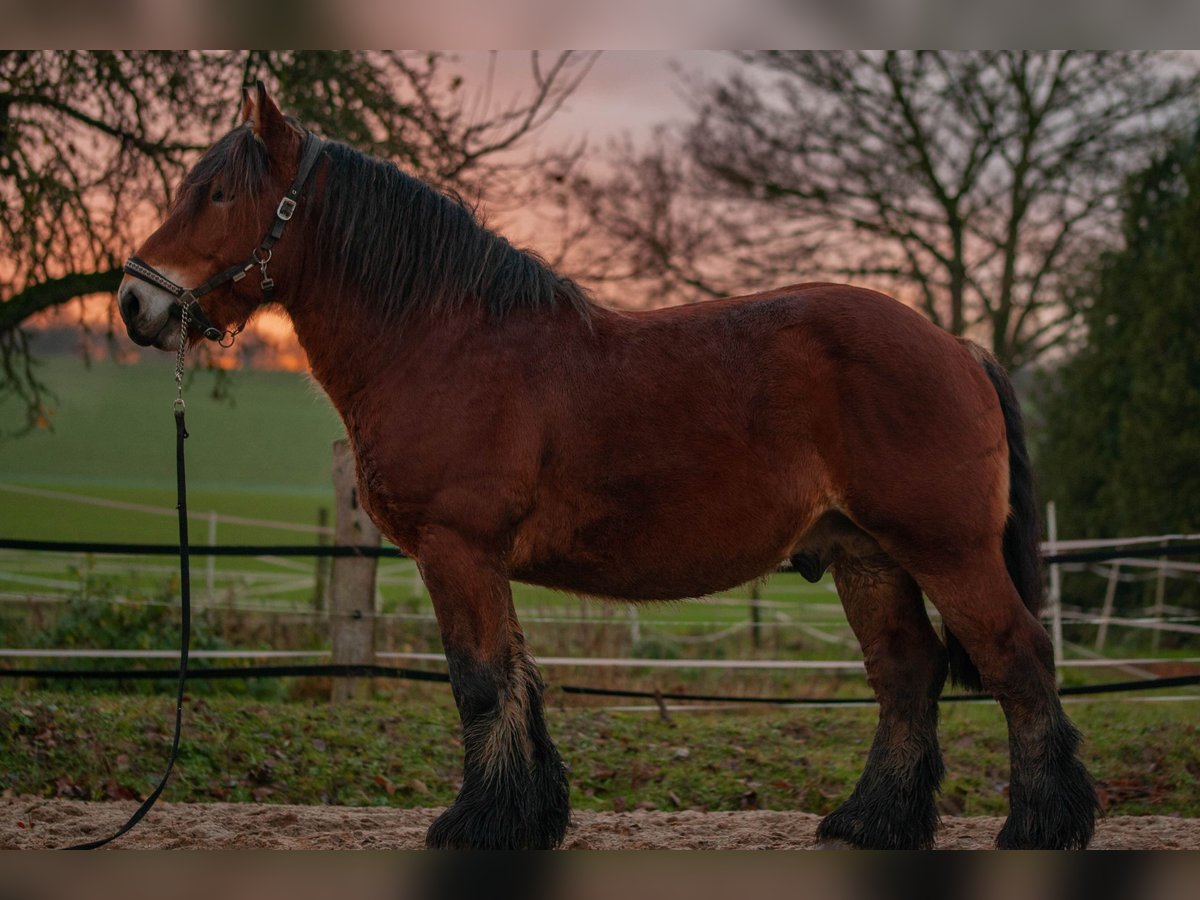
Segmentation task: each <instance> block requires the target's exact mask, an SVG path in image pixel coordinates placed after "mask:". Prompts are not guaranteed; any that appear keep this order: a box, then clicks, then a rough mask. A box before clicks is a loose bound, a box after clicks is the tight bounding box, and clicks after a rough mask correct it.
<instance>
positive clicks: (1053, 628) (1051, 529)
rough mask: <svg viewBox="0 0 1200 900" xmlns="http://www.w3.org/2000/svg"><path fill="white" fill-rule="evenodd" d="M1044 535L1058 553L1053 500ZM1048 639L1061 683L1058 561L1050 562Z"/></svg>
mask: <svg viewBox="0 0 1200 900" xmlns="http://www.w3.org/2000/svg"><path fill="white" fill-rule="evenodd" d="M1046 537H1047V538H1048V540H1047V542H1046V543H1047V547H1046V549H1047V550H1048V551H1049V552H1050V555H1051V556H1054V555H1055V554H1057V553H1058V510H1057V509H1056V508H1055V505H1054V501H1053V500H1051V501H1050V502H1049V503H1047V504H1046ZM1049 599H1050V639H1051V641H1052V642H1053V644H1054V677H1055V679H1056V681H1057V683H1058V684H1062V677H1063V676H1062V673H1063V670H1062V661H1063V620H1062V570H1061V569H1060V568H1059V565H1058V563H1051V564H1050V598H1049Z"/></svg>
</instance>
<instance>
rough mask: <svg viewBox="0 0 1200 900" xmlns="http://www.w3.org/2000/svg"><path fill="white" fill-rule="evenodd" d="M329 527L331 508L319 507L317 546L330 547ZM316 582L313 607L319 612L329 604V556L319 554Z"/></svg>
mask: <svg viewBox="0 0 1200 900" xmlns="http://www.w3.org/2000/svg"><path fill="white" fill-rule="evenodd" d="M328 527H329V509H328V508H327V507H324V506H319V507H317V528H318V529H319V530H318V531H317V546H318V547H328V546H329V535H328V534H326V533H325V529H326V528H328ZM313 578H314V580H315V582H316V585H315V587H314V588H313V609H315V610H316V611H317V612H324V611H325V609H326V607H327V606H328V604H329V557H327V556H318V557H317V566H316V572H315V573H314V574H313Z"/></svg>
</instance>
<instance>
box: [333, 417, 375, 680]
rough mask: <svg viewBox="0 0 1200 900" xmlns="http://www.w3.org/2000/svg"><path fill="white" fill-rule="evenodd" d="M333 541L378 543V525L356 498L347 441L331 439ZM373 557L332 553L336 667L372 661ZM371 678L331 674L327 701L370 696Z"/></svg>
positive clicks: (373, 652)
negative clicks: (342, 676)
mask: <svg viewBox="0 0 1200 900" xmlns="http://www.w3.org/2000/svg"><path fill="white" fill-rule="evenodd" d="M333 492H334V498H335V500H334V502H335V503H336V508H335V511H334V517H333V522H334V525H333V529H334V530H333V542H334V544H335V545H339V546H369V547H377V546H379V529H378V528H376V527H375V524H374V523H373V522H372V521H371V520H370V518H368V517H367V514H366V512H365V511H364V510H363V508H362V505H361V504H360V503H359V502H358V486H357V485H356V483H355V478H354V454H353V452H352V451H351V449H350V442H349V441H346V440H340V441H334V443H333ZM377 564H378V560H377V559H376V558H375V557H355V556H338V557H334V560H333V566H332V576H331V578H330V584H329V620H330V628H331V630H332V638H333V663H334V665H371V664H373V663H374V662H375V569H376V566H377ZM370 689H371V682H370V679H366V678H335V679H334V680H333V689H332V691H331V699H332V700H333V702H334V703H338V702H341V701H345V700H350V699H362V698H365V697H366V696H368V695H369V693H370Z"/></svg>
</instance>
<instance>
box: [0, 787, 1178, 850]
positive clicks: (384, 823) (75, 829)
mask: <svg viewBox="0 0 1200 900" xmlns="http://www.w3.org/2000/svg"><path fill="white" fill-rule="evenodd" d="M133 809H134V804H132V803H84V802H81V801H76V800H41V799H36V798H20V797H18V798H12V799H3V800H0V849H35V848H39V849H40V848H49V847H61V846H65V845H68V844H72V843H79V842H81V841H87V840H94V839H96V838H98V837H103V836H107V835H108V834H111V833H112V832H113V831H115V830H116V829H117V828H119V827H120V826H121V825H122V824H124V822H125V820H126V818H127V817H128V816H129V814H130V813H131V812H132V811H133ZM438 812H439V810H436V809H386V808H364V807H339V806H274V805H265V804H264V805H255V804H237V803H203V804H201V803H181V804H171V803H160V804H159V805H158V806H156V807H155V808H154V810H153V811H152V812H151V813H150V814H149V816H147V818H146V819H145V820H144V821H143V822H142V823H141V824H139V825H138V827H137V828H135V829H134V830H133V831H131V832H130V833H129V834H127V835H125V836H124V837H122V838H121V839H120V841H118V842H117V843H116V844H115V846H117V847H123V848H129V849H132V848H143V849H163V848H191V849H205V850H211V849H234V848H238V849H279V850H326V849H329V850H333V849H341V850H349V849H356V848H370V849H376V850H382V849H396V850H402V849H416V848H419V847H421V846H423V844H424V839H425V829H426V828H428V827H429V823H430V822H432V821H433V819H434V817H435V816H436V815H437V814H438ZM818 821H819V818H818V817H817V816H814V815H810V814H808V813H800V812H720V813H701V812H678V813H667V812H628V813H593V812H576V813H574V814H573V824H572V826H571V829H570V831H568V832H567V839H566V842H565V846H566V847H568V848H571V849H580V850H635V849H698V850H796V849H805V848H810V847H812V846H813V844H814V840H815V835H816V828H817V822H818ZM1000 825H1001V820H1000V819H998V818H958V817H946V818H945V819H943V821H942V828H941V830H940V831H939V832H938V846H939V847H941V848H946V849H959V850H965V849H980V848H987V847H990V846H991V845H992V842H993V841H994V839H995V836H996V832H997V831H999V830H1000ZM1092 847H1093V848H1094V849H1110V850H1113V849H1122V850H1200V820H1196V819H1180V818H1173V817H1170V816H1119V817H1114V818H1110V819H1104V820H1102V821H1101V822H1100V823H1099V825H1098V827H1097V829H1096V837H1095V839H1094V840H1093V841H1092Z"/></svg>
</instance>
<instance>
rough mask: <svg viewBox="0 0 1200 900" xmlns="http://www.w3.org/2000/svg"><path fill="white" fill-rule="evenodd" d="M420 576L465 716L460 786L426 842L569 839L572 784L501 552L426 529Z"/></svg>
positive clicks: (513, 844)
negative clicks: (548, 719)
mask: <svg viewBox="0 0 1200 900" xmlns="http://www.w3.org/2000/svg"><path fill="white" fill-rule="evenodd" d="M419 558H420V566H421V573H422V575H423V576H424V578H425V584H426V586H427V587H428V588H429V594H430V596H431V597H432V599H433V606H434V610H435V612H436V613H437V619H438V625H439V627H440V629H441V632H442V643H443V645H444V647H445V651H446V661H447V662H448V664H449V668H450V685H451V688H452V689H453V691H454V701H455V703H456V704H458V712H459V716H460V717H461V719H462V743H463V783H462V789H461V790H460V791H459V792H458V798H457V799H456V800H455V801H454V804H453V805H452V806H451V807H450V808H449V809H447V810H446V811H445V812H444V813H443V814H442V815H441V816H439V817H438V818H437V820H436V821H435V822H434V823H433V825H432V826H430V829H429V834H428V835H427V836H426V844H427V845H428V846H429V847H457V848H469V849H476V850H524V849H549V848H553V847H556V846H558V845H559V844H560V843H561V842H562V838H563V834H564V832H565V831H566V828H567V820H568V817H569V808H568V785H567V776H566V771H565V768H564V766H563V762H562V759H561V758H560V757H559V755H558V751H557V750H556V749H555V747H554V744H553V743H552V742H551V740H550V735H549V734H548V733H547V731H546V723H545V720H544V717H543V715H542V680H541V676H540V675H539V674H538V670H537V666H536V665H535V664H534V662H533V660H532V659H531V658H530V656H529V654H528V653H526V652H525V638H524V635H523V634H522V633H521V627H520V625H519V624H518V622H517V616H516V613H515V611H514V610H513V605H512V590H511V588H510V586H509V582H508V578H507V575H506V573H505V572H504V571H503V569H502V567H501V565H500V563H499V561H498V559H497V558H496V556H495V554H489V553H488V552H485V551H483V550H480V549H479V548H477V547H475V546H473V545H472V543H471V542H470V541H468V540H465V539H463V538H462V537H460V536H459V535H458V534H456V533H453V532H451V531H448V530H444V529H438V530H436V531H432V532H429V533H427V534H426V536H425V538H424V539H423V540H422V541H421V548H420V554H419Z"/></svg>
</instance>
